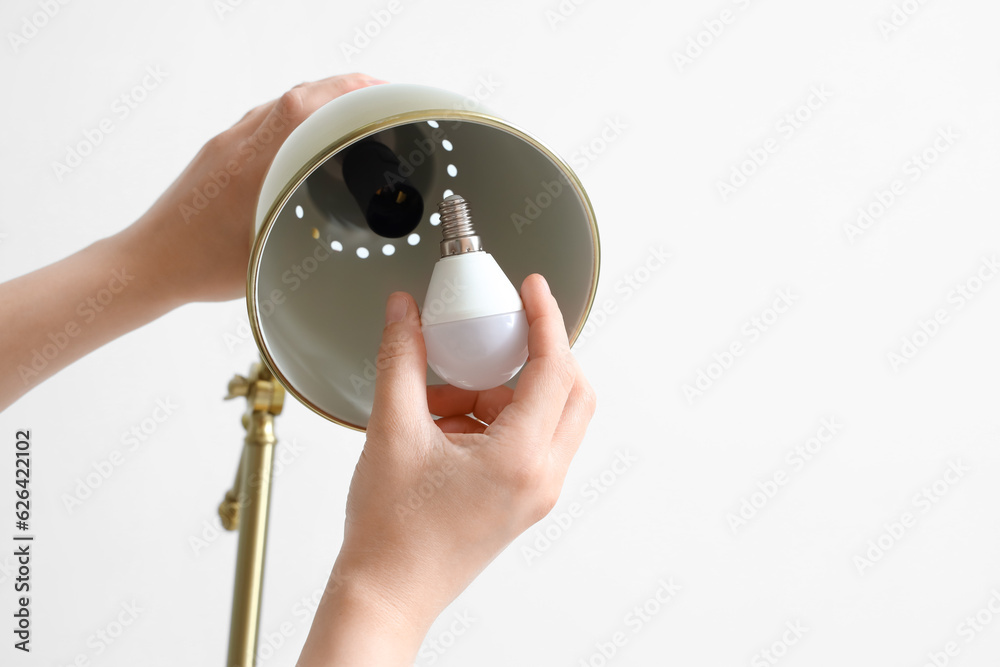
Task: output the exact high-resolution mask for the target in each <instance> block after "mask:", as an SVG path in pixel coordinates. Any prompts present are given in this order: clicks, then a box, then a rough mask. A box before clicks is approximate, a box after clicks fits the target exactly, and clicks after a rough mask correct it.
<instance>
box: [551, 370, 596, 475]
mask: <svg viewBox="0 0 1000 667" xmlns="http://www.w3.org/2000/svg"><path fill="white" fill-rule="evenodd" d="M578 368H579V366H578ZM596 410H597V395H596V394H595V393H594V390H593V388H592V387H591V386H590V383H589V382H587V379H586V378H585V377H584V376H583V372H582V371H579V370H578V373H577V377H576V382H575V383H574V384H573V389H572V390H571V391H570V393H569V398H568V399H567V400H566V405H565V407H563V411H562V415H560V417H559V424H558V426H556V431H555V434H553V436H552V449H553V452H554V454H555V455H556V457H557V458H558V459H559V460H560V461H561V462H562V464H563V466H564V467H565V468H568V467H569V464H570V462H571V461H572V460H573V456H575V455H576V450H577V449H579V448H580V443H581V442H583V436H584V434H585V433H586V431H587V426H588V425H589V424H590V420H591V418H593V416H594V412H595V411H596Z"/></svg>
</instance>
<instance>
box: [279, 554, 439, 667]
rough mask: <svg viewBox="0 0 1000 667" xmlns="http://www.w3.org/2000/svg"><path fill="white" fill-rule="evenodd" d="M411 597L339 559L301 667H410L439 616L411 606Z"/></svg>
mask: <svg viewBox="0 0 1000 667" xmlns="http://www.w3.org/2000/svg"><path fill="white" fill-rule="evenodd" d="M408 593H412V591H406V590H405V587H404V586H399V587H397V586H396V584H395V583H393V584H392V585H389V584H387V583H386V582H384V581H375V580H373V578H372V577H370V576H367V575H365V574H362V573H361V572H360V571H358V570H356V569H354V568H351V567H349V566H346V565H345V564H344V563H343V562H342V561H341V559H338V561H337V563H336V564H335V565H334V569H333V573H332V574H331V575H330V579H329V581H328V583H327V587H326V590H325V591H324V593H323V598H322V600H321V601H320V604H319V607H318V608H317V610H316V616H315V618H314V619H313V624H312V628H311V629H310V631H309V637H308V639H307V640H306V644H305V647H304V648H303V651H302V656H301V658H300V660H299V663H298V667H312V666H313V665H324V666H336V667H347V666H352V667H353V666H354V665H365V666H370V665H379V666H380V667H382V666H384V667H390V666H396V665H399V666H400V667H402V666H409V665H411V664H412V663H413V660H414V658H415V656H416V654H417V651H418V650H419V648H420V644H421V642H422V641H423V639H424V636H425V635H426V634H427V631H428V630H429V629H430V625H431V623H433V622H434V618H436V615H430V614H428V613H427V612H426V611H425V610H422V609H421V608H420V607H419V605H413V604H410V603H409V602H407V600H408V598H409V595H408Z"/></svg>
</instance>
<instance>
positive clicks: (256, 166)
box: [0, 74, 381, 410]
mask: <svg viewBox="0 0 1000 667" xmlns="http://www.w3.org/2000/svg"><path fill="white" fill-rule="evenodd" d="M375 83H381V82H379V81H377V80H374V79H371V78H369V77H367V76H365V75H362V74H348V75H345V76H335V77H331V78H329V79H324V80H322V81H317V82H315V83H304V84H302V85H300V86H296V87H295V88H292V89H291V90H289V91H288V92H287V93H285V94H284V95H282V96H281V98H279V99H277V100H274V101H272V102H268V103H267V104H263V105H261V106H259V107H257V108H256V109H253V110H251V111H250V112H249V113H247V114H246V116H244V117H243V119H242V120H241V121H240V122H238V123H236V125H234V126H233V127H231V128H229V129H228V130H226V131H225V132H223V133H222V134H220V135H218V136H216V137H215V138H213V139H211V140H209V142H208V143H207V144H205V147H204V148H202V149H201V151H200V152H199V153H198V155H196V156H195V158H194V160H193V161H192V162H191V164H189V165H188V167H187V168H186V169H185V170H184V172H183V173H182V174H181V175H180V176H179V177H178V178H177V180H176V181H174V183H173V185H171V186H170V187H169V188H168V189H167V191H166V192H164V193H163V195H162V196H161V197H160V198H159V199H158V200H157V201H156V203H155V204H153V206H152V208H150V209H149V211H147V212H146V213H145V214H143V216H142V217H141V218H140V219H139V220H138V221H136V222H135V223H134V224H133V225H131V226H130V227H127V228H126V229H124V230H122V231H121V232H119V233H117V234H115V235H114V236H110V237H108V238H104V239H101V240H99V241H96V242H94V243H92V244H91V245H89V246H87V247H86V248H84V249H83V250H81V251H79V252H77V253H75V254H73V255H70V256H69V257H66V258H65V259H62V260H60V261H59V262H56V263H55V264H51V265H49V266H46V267H44V268H41V269H38V270H37V271H33V272H32V273H29V274H27V275H24V276H21V277H19V278H15V279H14V280H10V281H8V282H6V283H4V284H3V285H0V320H2V321H3V322H4V327H5V328H4V331H3V333H0V410H3V409H5V408H6V407H7V406H9V405H10V404H11V403H13V402H14V401H16V400H17V399H18V398H19V397H20V396H22V395H23V394H24V393H25V392H27V391H28V390H29V389H31V388H32V387H34V386H35V385H37V384H38V383H40V382H42V381H44V380H45V379H46V378H48V377H50V376H52V375H54V374H55V373H56V372H58V371H59V370H61V369H63V368H65V367H66V366H68V365H69V364H70V363H72V362H73V361H76V360H77V359H79V358H80V357H82V356H84V355H86V354H88V353H90V352H91V351H93V350H95V349H97V348H98V347H100V346H102V345H104V344H105V343H107V342H108V341H111V340H113V339H115V338H117V337H118V336H121V335H123V334H126V333H128V332H129V331H132V330H133V329H137V328H138V327H141V326H142V325H144V324H147V323H148V322H151V321H153V320H155V319H156V318H158V317H160V316H161V315H163V314H165V313H167V312H169V311H170V310H172V309H173V308H176V307H177V306H181V305H183V304H185V303H188V302H190V301H220V300H224V299H236V298H239V297H241V296H243V295H244V294H245V293H246V280H247V263H248V261H249V258H250V240H251V235H252V233H253V225H254V213H255V211H254V209H255V208H256V205H257V195H258V192H259V191H260V186H261V184H262V183H263V180H264V174H265V173H266V171H267V168H268V167H269V166H270V164H271V160H272V159H273V158H274V154H275V153H276V152H277V150H278V147H279V146H281V144H282V142H283V141H284V140H285V138H286V137H287V136H288V134H289V133H290V132H291V131H292V130H293V129H294V128H295V127H297V126H298V125H299V123H301V122H302V121H303V120H305V118H307V117H308V116H309V115H310V114H311V113H313V112H314V111H316V109H318V108H320V107H321V106H323V105H324V104H326V103H327V102H329V101H330V100H332V99H334V98H335V97H338V96H340V95H343V94H344V93H347V92H349V91H352V90H357V89H358V88H364V87H365V86H369V85H373V84H375Z"/></svg>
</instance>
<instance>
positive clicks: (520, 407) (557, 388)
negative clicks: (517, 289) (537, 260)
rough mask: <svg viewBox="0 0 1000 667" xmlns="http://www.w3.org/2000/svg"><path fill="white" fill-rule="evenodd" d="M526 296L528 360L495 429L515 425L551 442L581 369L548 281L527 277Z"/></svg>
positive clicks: (513, 426)
mask: <svg viewBox="0 0 1000 667" xmlns="http://www.w3.org/2000/svg"><path fill="white" fill-rule="evenodd" d="M521 300H522V301H523V302H524V310H525V314H526V315H527V318H528V363H527V364H525V366H524V369H523V370H522V371H521V377H520V378H519V379H518V381H517V388H516V389H515V390H514V395H513V397H512V400H511V404H510V406H509V407H508V408H507V409H505V410H504V411H503V412H502V413H501V414H500V416H499V417H497V419H496V421H494V423H493V424H492V425H491V428H500V429H504V430H507V429H514V430H517V431H519V432H521V433H522V434H523V435H525V436H529V435H530V436H531V437H532V439H536V438H537V439H539V440H540V441H542V442H545V443H548V442H549V441H550V440H551V438H552V436H553V434H554V432H555V430H556V426H557V425H558V424H559V421H560V418H561V416H562V413H563V408H564V406H565V405H566V400H567V398H568V397H569V394H570V391H571V390H572V389H573V385H574V384H575V382H576V376H577V372H578V370H577V369H578V367H577V365H576V361H575V359H574V358H573V356H572V354H571V353H570V351H569V340H568V339H567V337H566V326H565V324H564V323H563V317H562V313H561V312H560V311H559V305H558V304H557V303H556V300H555V297H553V296H552V293H551V292H550V291H549V286H548V283H546V282H545V279H544V278H542V277H541V276H540V275H538V274H533V275H530V276H528V277H527V278H525V280H524V283H523V284H522V286H521Z"/></svg>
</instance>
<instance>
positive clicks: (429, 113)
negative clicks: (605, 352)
mask: <svg viewBox="0 0 1000 667" xmlns="http://www.w3.org/2000/svg"><path fill="white" fill-rule="evenodd" d="M428 120H459V121H470V122H475V123H480V124H482V125H487V126H490V127H493V128H496V129H499V130H503V131H505V132H508V133H510V134H513V135H514V136H516V137H518V138H520V139H521V140H523V141H525V142H527V143H528V144H530V145H532V146H534V147H535V148H536V149H537V150H538V151H539V152H541V153H542V154H543V155H545V156H546V157H547V158H549V159H550V160H552V162H553V163H554V164H555V165H556V166H557V167H559V169H560V170H561V171H562V172H563V173H564V174H565V175H566V179H567V181H568V182H569V183H570V184H571V185H572V186H573V189H574V190H575V191H576V193H577V195H579V197H580V200H581V202H583V205H584V210H585V211H586V215H587V220H588V222H589V224H590V233H591V236H592V238H593V242H594V257H593V280H592V282H591V285H590V294H589V296H588V298H587V306H586V308H585V309H584V313H583V317H582V318H581V319H580V322H579V323H578V324H577V327H576V329H575V330H574V331H573V333H572V334H571V335H570V337H569V342H570V345H572V344H573V343H574V342H576V339H577V338H578V337H579V336H580V333H581V332H582V331H583V326H584V324H585V323H586V321H587V317H589V315H590V310H591V308H592V307H593V305H594V299H595V297H596V295H597V280H598V276H599V274H600V268H601V267H600V264H601V241H600V237H599V235H598V232H597V219H596V216H595V214H594V208H593V205H592V204H591V202H590V198H589V197H588V196H587V192H586V190H584V188H583V184H582V183H581V182H580V179H579V177H578V176H577V175H576V174H575V173H574V172H573V170H572V169H571V168H570V166H569V165H568V164H566V162H565V161H564V160H563V159H562V158H561V157H559V156H558V155H557V154H556V153H555V152H554V151H552V150H551V149H550V148H549V147H548V146H546V145H545V144H544V143H543V142H541V141H540V140H538V139H537V138H535V137H534V136H532V135H531V134H529V133H528V132H526V131H524V130H522V129H521V128H519V127H517V126H515V125H511V124H510V123H508V122H506V121H504V120H501V119H499V118H496V117H495V116H491V115H488V114H484V113H480V112H476V111H462V110H456V109H422V110H420V111H413V112H408V113H403V114H396V115H393V116H388V117H386V118H383V119H381V120H378V121H375V122H373V123H369V124H367V125H364V126H362V127H360V128H358V129H356V130H354V131H353V132H350V133H348V134H346V135H344V136H342V137H340V138H339V139H338V140H337V141H335V142H333V143H332V144H330V145H328V146H327V147H326V148H324V149H323V150H321V151H319V152H318V153H317V154H316V155H315V156H314V157H313V158H312V159H311V160H309V161H308V162H307V163H306V164H305V165H304V166H303V167H302V168H301V169H299V171H298V172H296V174H295V176H293V177H292V179H291V180H290V181H288V183H286V184H285V186H284V188H282V190H281V193H280V194H279V195H278V197H277V198H275V200H274V201H273V202H272V203H271V206H270V208H269V209H268V212H267V217H266V218H265V220H264V222H263V224H262V225H261V227H260V229H259V230H258V231H257V233H256V237H255V239H254V242H253V248H252V250H251V252H250V267H249V270H248V272H247V313H248V314H249V316H250V329H251V330H252V331H253V337H254V341H255V342H256V344H257V348H258V349H259V350H260V354H261V358H262V359H263V361H264V363H265V364H266V365H267V367H268V369H269V370H270V371H271V373H272V374H273V375H274V377H275V378H277V379H278V380H279V381H280V382H281V384H282V385H283V386H284V387H285V389H286V390H287V391H288V392H289V393H291V394H292V395H293V396H295V398H297V399H298V400H299V402H301V403H303V404H304V405H306V406H307V407H308V408H309V409H310V410H312V411H313V412H315V413H316V414H318V415H320V416H322V417H325V418H326V419H329V420H330V421H332V422H335V423H337V424H340V425H341V426H346V427H347V428H350V429H353V430H355V431H361V432H364V431H365V430H366V429H365V428H364V427H363V426H359V425H357V424H352V423H350V422H346V421H344V420H341V419H338V418H336V417H334V416H333V415H330V414H327V413H326V412H324V411H323V410H322V409H320V408H319V407H318V406H316V405H315V404H314V403H312V402H311V401H310V400H309V399H307V398H306V397H305V396H303V395H302V394H301V393H300V392H299V391H298V390H297V389H296V388H295V387H294V386H293V385H292V384H291V383H290V382H289V381H288V380H287V378H285V376H284V375H283V374H282V373H281V370H280V369H278V367H277V365H276V364H275V362H274V359H273V358H272V357H271V353H270V351H269V350H268V349H267V346H266V345H265V344H264V337H263V335H262V333H261V331H260V326H259V317H258V313H257V306H256V304H257V300H256V296H257V295H256V283H257V270H258V267H259V266H260V260H261V254H262V252H263V249H264V243H265V241H266V240H267V237H268V235H269V234H270V232H271V229H272V228H273V227H274V223H275V221H276V220H277V218H278V213H279V212H280V211H281V210H282V209H283V208H284V206H285V203H286V202H287V201H288V199H289V198H290V197H291V196H292V193H294V192H295V191H296V190H297V189H298V188H299V186H300V185H302V183H303V182H304V181H305V180H306V178H308V177H309V175H310V174H312V173H313V172H314V171H315V170H316V169H317V168H318V167H319V166H320V165H322V164H323V163H324V162H326V161H327V160H328V159H329V158H331V157H332V156H334V155H336V154H337V153H339V152H340V151H341V150H343V149H344V148H346V147H347V146H349V145H350V144H352V143H354V142H356V141H358V140H360V139H363V138H364V137H366V136H369V135H372V134H375V133H377V132H381V131H382V130H387V129H390V128H393V127H397V126H399V125H405V124H408V123H414V122H419V121H428Z"/></svg>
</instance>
